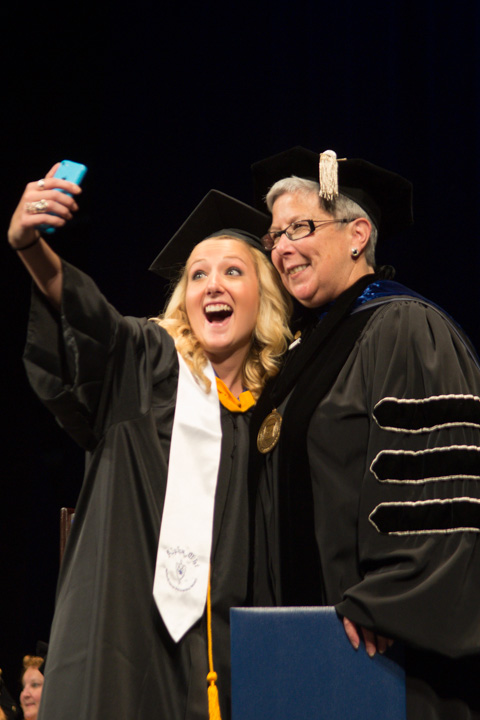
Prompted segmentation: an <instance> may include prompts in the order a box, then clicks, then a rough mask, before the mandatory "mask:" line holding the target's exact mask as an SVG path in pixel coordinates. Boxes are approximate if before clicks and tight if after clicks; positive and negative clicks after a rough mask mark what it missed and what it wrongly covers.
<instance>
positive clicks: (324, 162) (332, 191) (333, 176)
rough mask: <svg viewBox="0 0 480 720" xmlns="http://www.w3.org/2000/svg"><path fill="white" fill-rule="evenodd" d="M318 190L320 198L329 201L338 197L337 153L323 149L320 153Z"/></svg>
mask: <svg viewBox="0 0 480 720" xmlns="http://www.w3.org/2000/svg"><path fill="white" fill-rule="evenodd" d="M319 176H320V192H319V195H320V197H321V198H324V199H325V200H328V201H329V202H331V201H332V200H333V199H334V198H336V197H338V164H337V153H336V152H334V151H333V150H325V152H323V153H320V168H319Z"/></svg>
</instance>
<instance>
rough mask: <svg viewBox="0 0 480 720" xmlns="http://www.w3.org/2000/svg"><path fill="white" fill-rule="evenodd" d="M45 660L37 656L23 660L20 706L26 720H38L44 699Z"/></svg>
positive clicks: (27, 656)
mask: <svg viewBox="0 0 480 720" xmlns="http://www.w3.org/2000/svg"><path fill="white" fill-rule="evenodd" d="M43 664H44V658H43V657H39V656H36V655H25V657H24V658H23V672H22V692H21V693H20V705H21V708H22V712H23V717H24V718H25V720H37V717H38V711H39V708H40V700H41V699H42V690H43V673H42V672H41V670H40V668H42V667H43Z"/></svg>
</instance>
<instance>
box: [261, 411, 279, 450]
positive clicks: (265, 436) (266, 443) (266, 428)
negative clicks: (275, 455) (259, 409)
mask: <svg viewBox="0 0 480 720" xmlns="http://www.w3.org/2000/svg"><path fill="white" fill-rule="evenodd" d="M281 427H282V416H281V415H280V413H279V412H277V411H276V410H272V412H271V413H270V414H269V415H267V417H266V418H265V420H264V421H263V422H262V424H261V426H260V430H259V431H258V435H257V448H258V449H259V451H260V452H261V453H263V454H264V455H265V454H266V453H268V452H270V450H273V448H274V447H275V445H276V444H277V442H278V438H279V437H280V428H281Z"/></svg>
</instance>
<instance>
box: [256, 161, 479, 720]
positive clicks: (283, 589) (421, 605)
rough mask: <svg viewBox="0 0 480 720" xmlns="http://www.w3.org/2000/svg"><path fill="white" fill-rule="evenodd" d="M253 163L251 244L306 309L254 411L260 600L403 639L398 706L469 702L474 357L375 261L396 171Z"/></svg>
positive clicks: (474, 550) (470, 707) (450, 708)
mask: <svg viewBox="0 0 480 720" xmlns="http://www.w3.org/2000/svg"><path fill="white" fill-rule="evenodd" d="M319 160H320V178H319V177H318V168H319ZM254 171H255V176H256V181H257V190H258V193H259V195H262V196H264V195H265V194H266V193H267V195H266V199H267V205H268V207H269V209H270V211H271V213H272V219H271V226H270V231H269V233H267V235H266V236H265V238H264V243H265V247H266V248H267V249H268V250H269V251H270V252H271V257H272V262H273V264H274V265H275V267H276V268H277V270H278V272H279V274H280V277H281V278H282V281H283V283H284V285H285V287H286V288H287V289H288V291H289V292H290V293H291V295H292V296H293V297H294V298H295V299H296V300H297V301H298V303H299V304H300V307H301V308H303V309H304V310H303V313H302V322H301V323H300V325H301V327H300V329H299V331H298V333H297V340H296V342H294V343H293V344H292V349H291V350H290V353H289V357H288V359H287V362H286V364H285V368H284V369H283V370H282V372H281V374H280V375H279V376H278V377H277V378H275V380H274V381H273V382H272V383H271V384H270V385H269V387H268V389H267V391H266V392H265V394H264V396H263V397H262V398H261V400H260V402H259V403H258V404H257V406H256V408H255V410H254V417H253V419H252V423H251V428H252V431H253V437H254V440H255V442H256V443H257V444H258V451H257V450H256V448H255V449H254V454H255V455H254V457H253V458H252V466H254V465H256V467H257V470H258V471H259V472H260V480H259V511H258V518H259V528H258V533H257V569H256V576H255V580H256V602H257V603H258V604H262V605H265V604H267V605H268V604H277V605H308V604H313V605H334V606H335V607H336V609H337V611H338V613H339V614H340V615H341V616H342V617H343V618H344V625H345V629H346V631H347V635H348V636H349V638H350V640H351V642H352V644H353V645H354V646H355V647H358V646H359V643H360V639H361V638H363V639H364V641H365V645H366V649H367V651H368V653H369V654H370V655H373V654H374V653H375V652H376V650H377V649H379V650H380V651H384V650H385V649H386V646H387V645H388V642H389V641H388V640H387V639H386V638H394V639H398V640H402V641H404V642H405V644H406V646H407V673H408V685H407V690H408V693H407V697H408V718H409V719H410V720H411V718H432V719H433V718H453V717H455V718H456V719H459V718H471V717H480V715H479V713H480V703H479V700H478V697H479V696H478V693H477V690H476V688H477V686H478V683H477V681H476V680H475V679H474V678H475V677H477V676H478V673H479V670H480V668H479V663H478V655H477V658H476V660H468V659H463V658H467V656H469V655H473V654H475V653H478V652H479V649H480V610H479V607H480V606H479V603H478V591H477V584H476V581H474V578H476V577H478V574H479V571H480V540H479V532H480V510H479V508H480V484H479V482H478V480H479V479H480V470H479V468H480V370H479V365H478V360H477V358H476V356H475V353H474V352H473V350H472V348H471V346H470V344H469V341H468V340H467V339H466V338H465V336H464V335H463V334H462V332H461V330H460V329H459V328H458V327H457V326H456V325H455V323H454V322H453V321H452V320H451V319H450V318H449V317H448V316H446V315H445V313H444V312H443V311H442V310H440V309H439V308H438V307H436V306H434V305H433V304H432V303H430V302H429V301H428V300H425V299H424V298H421V297H419V296H418V295H417V294H416V293H414V292H413V291H411V290H408V289H407V288H405V287H404V286H402V285H400V284H398V283H396V282H393V281H392V280H391V279H390V277H391V272H390V270H391V269H390V270H388V269H386V268H376V265H375V242H376V239H377V234H378V235H379V237H380V238H381V239H382V238H385V237H388V236H389V235H391V234H393V233H394V232H396V231H398V230H401V229H402V228H404V227H405V226H407V225H408V224H409V223H410V222H411V186H410V183H408V182H407V181H406V180H404V179H403V178H401V177H400V176H398V175H396V174H395V173H391V172H389V171H386V170H384V169H382V168H379V167H376V166H374V165H371V164H370V163H367V162H365V161H363V160H343V161H340V160H339V161H337V160H336V156H335V154H334V153H332V152H327V153H326V154H322V155H321V156H320V158H319V156H318V154H316V153H313V152H310V151H308V150H305V149H303V148H295V149H293V150H291V151H287V152H286V153H282V154H280V155H278V156H275V157H273V158H269V159H268V160H265V161H262V162H260V163H258V164H257V165H256V166H254ZM318 180H320V183H319V182H318ZM267 191H268V192H267ZM460 657H462V660H458V659H455V660H453V659H452V658H460Z"/></svg>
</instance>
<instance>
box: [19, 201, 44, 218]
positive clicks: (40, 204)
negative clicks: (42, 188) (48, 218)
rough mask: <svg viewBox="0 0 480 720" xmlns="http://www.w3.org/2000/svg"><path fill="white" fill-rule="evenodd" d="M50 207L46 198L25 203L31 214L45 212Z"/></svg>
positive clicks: (27, 210)
mask: <svg viewBox="0 0 480 720" xmlns="http://www.w3.org/2000/svg"><path fill="white" fill-rule="evenodd" d="M47 207H48V202H47V201H46V200H37V201H36V202H27V203H25V211H26V212H27V213H28V214H29V215H36V214H37V213H43V212H45V210H46V209H47Z"/></svg>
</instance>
